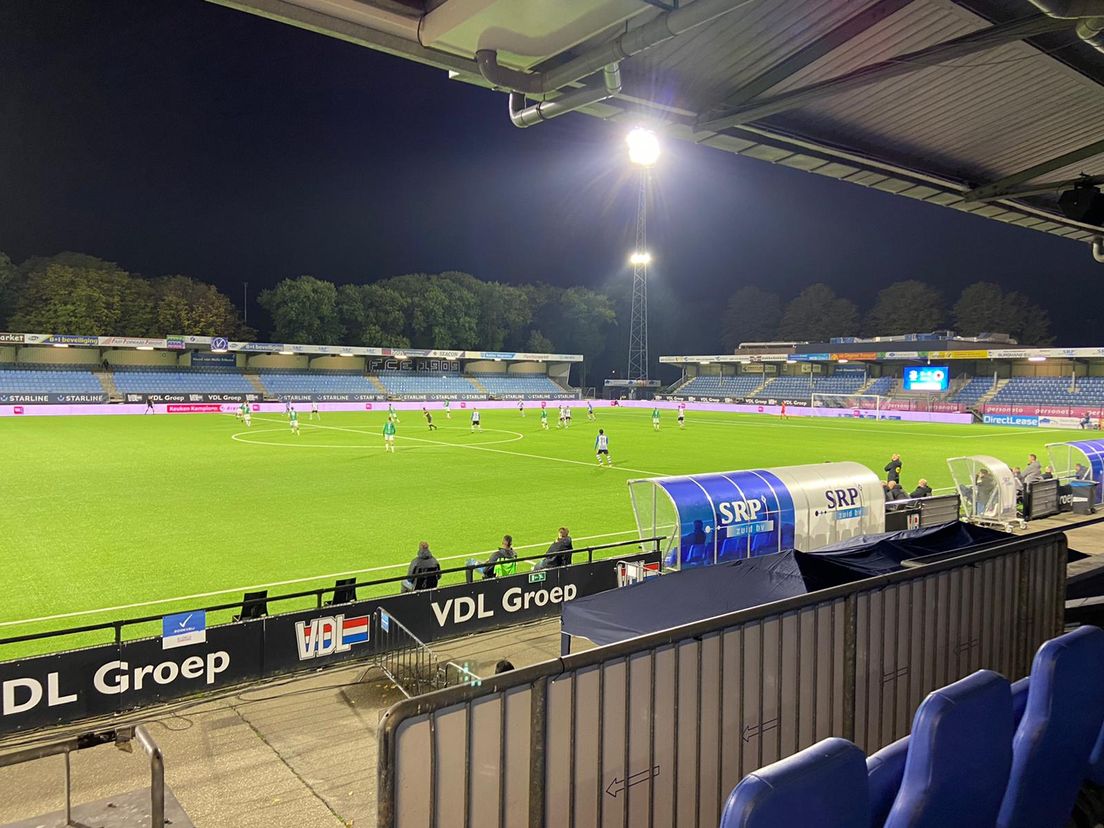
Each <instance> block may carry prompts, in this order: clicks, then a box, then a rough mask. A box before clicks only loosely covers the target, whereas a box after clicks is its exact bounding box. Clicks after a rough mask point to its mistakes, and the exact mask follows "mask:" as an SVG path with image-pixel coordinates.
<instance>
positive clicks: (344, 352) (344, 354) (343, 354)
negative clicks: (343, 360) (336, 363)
mask: <svg viewBox="0 0 1104 828" xmlns="http://www.w3.org/2000/svg"><path fill="white" fill-rule="evenodd" d="M340 356H352V354H351V353H349V352H348V351H342V352H341V354H340Z"/></svg>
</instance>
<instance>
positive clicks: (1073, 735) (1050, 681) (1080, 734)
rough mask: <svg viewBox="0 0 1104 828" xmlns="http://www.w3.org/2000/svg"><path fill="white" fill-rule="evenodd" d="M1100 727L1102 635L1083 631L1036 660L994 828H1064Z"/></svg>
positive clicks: (1103, 711) (1103, 718) (1103, 714)
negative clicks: (1006, 784)
mask: <svg viewBox="0 0 1104 828" xmlns="http://www.w3.org/2000/svg"><path fill="white" fill-rule="evenodd" d="M1102 722H1104V631H1102V630H1100V629H1099V628H1097V627H1081V628H1079V629H1076V630H1074V631H1073V632H1071V633H1067V634H1066V635H1063V636H1060V637H1058V638H1055V639H1052V640H1050V641H1048V642H1046V643H1045V644H1043V646H1042V647H1040V648H1039V651H1038V652H1037V653H1036V654H1035V660H1034V662H1033V663H1032V665H1031V682H1030V684H1029V686H1028V691H1027V707H1026V709H1025V710H1024V714H1023V719H1021V721H1020V725H1019V727H1018V728H1017V729H1016V735H1015V738H1014V739H1013V742H1012V772H1011V776H1010V778H1009V781H1008V788H1007V790H1006V791H1005V794H1004V801H1003V803H1002V804H1001V809H1000V815H999V817H998V819H997V825H998V826H999V828H1051V826H1053V828H1062V826H1064V825H1065V824H1066V821H1067V820H1068V819H1069V816H1070V813H1071V812H1072V811H1073V805H1074V802H1075V800H1076V799H1077V791H1078V789H1079V788H1080V787H1081V782H1082V780H1083V779H1084V778H1085V776H1086V775H1087V774H1088V772H1089V754H1090V752H1091V751H1092V748H1093V745H1094V744H1095V742H1096V740H1097V737H1098V735H1099V733H1100V728H1101V723H1102Z"/></svg>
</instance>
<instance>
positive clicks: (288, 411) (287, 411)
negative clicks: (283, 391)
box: [284, 400, 291, 417]
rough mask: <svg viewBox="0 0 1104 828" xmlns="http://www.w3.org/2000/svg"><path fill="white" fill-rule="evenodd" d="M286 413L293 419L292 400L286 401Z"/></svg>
mask: <svg viewBox="0 0 1104 828" xmlns="http://www.w3.org/2000/svg"><path fill="white" fill-rule="evenodd" d="M284 413H285V414H286V415H287V416H288V417H291V400H284Z"/></svg>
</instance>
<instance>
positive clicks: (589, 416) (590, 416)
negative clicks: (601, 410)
mask: <svg viewBox="0 0 1104 828" xmlns="http://www.w3.org/2000/svg"><path fill="white" fill-rule="evenodd" d="M587 420H588V421H589V422H592V423H593V422H594V405H593V404H592V403H591V402H590V400H587Z"/></svg>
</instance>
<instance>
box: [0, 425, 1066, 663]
mask: <svg viewBox="0 0 1104 828" xmlns="http://www.w3.org/2000/svg"><path fill="white" fill-rule="evenodd" d="M322 417H323V419H322V420H321V421H320V422H313V423H312V422H309V421H307V420H306V414H305V413H304V414H303V418H304V421H303V423H302V433H301V434H300V435H299V436H295V435H293V434H292V433H291V431H290V429H289V427H288V424H287V421H286V418H285V417H283V416H281V415H275V414H273V415H259V416H257V417H256V418H255V419H254V421H253V426H252V428H249V429H246V428H245V427H244V425H242V424H241V423H240V422H238V420H237V419H236V418H234V417H232V416H225V415H172V416H154V417H123V416H120V417H110V416H104V417H39V418H26V419H22V418H9V419H5V420H3V421H2V422H0V458H3V459H2V462H0V469H2V471H3V482H4V495H3V510H2V515H3V521H2V523H3V529H2V531H0V543H2V544H3V549H4V556H5V560H6V562H7V567H6V569H7V573H8V574H7V577H6V578H5V579H4V580H5V584H4V588H3V601H2V602H0V638H7V637H11V636H17V635H24V634H28V633H34V632H41V631H43V630H50V629H60V628H65V627H76V626H83V625H89V624H96V623H99V622H103V621H108V620H112V619H116V618H137V617H142V616H153V615H160V614H162V613H164V612H168V611H177V610H180V609H187V608H195V607H200V606H207V605H214V604H219V603H230V602H232V601H234V600H240V597H241V593H242V592H243V591H244V590H246V589H249V588H255V587H257V588H264V587H267V588H268V589H269V591H270V594H272V595H276V594H280V593H285V592H293V591H297V590H304V589H313V588H317V587H321V586H332V584H333V581H334V579H335V578H336V577H341V576H346V577H347V576H356V577H357V578H358V579H359V580H362V581H365V580H371V579H375V578H384V577H389V576H393V575H398V574H402V573H403V572H404V571H405V566H406V564H407V562H408V561H409V560H410V559H411V557H412V556H413V555H414V553H415V551H416V549H417V546H418V542H419V541H421V540H427V541H429V543H430V547H431V549H432V550H433V552H434V554H435V555H437V557H438V558H440V559H442V564H443V565H444V566H446V567H447V566H448V565H449V564H450V563H451V564H452V565H458V564H460V563H462V562H463V560H464V559H466V558H469V557H475V558H480V557H481V556H484V555H486V554H488V553H489V551H490V550H492V549H494V548H495V547H496V546H497V545H498V543H499V540H500V539H501V537H502V535H503V534H504V533H509V534H511V535H513V537H514V543H515V546H516V547H517V548H518V549H519V553H520V554H522V555H525V554H537V553H539V552H543V551H544V549H545V548H546V547H547V545H548V543H549V542H551V540H552V538H553V537H554V535H555V532H556V529H557V527H559V526H561V525H566V526H568V527H569V528H570V530H571V533H572V535H573V536H574V538H575V546H576V548H580V547H583V546H586V545H588V544H598V543H609V542H612V541H617V540H625V539H629V538H631V537H633V529H634V521H633V516H632V510H631V506H630V500H629V494H628V487H627V486H626V481H627V480H630V479H632V478H639V477H649V476H655V475H667V474H689V473H695V472H707V471H723V470H734V469H745V468H762V467H772V466H784V465H794V464H801V463H819V462H823V461H830V460H856V461H858V462H860V463H863V464H865V465H867V466H869V467H870V468H872V469H874V470H876V471H879V474H880V469H881V468H882V466H883V465H885V463H886V462H887V460H888V458H889V455H890V454H891V453H893V452H900V454H901V456H902V460H903V462H904V468H903V482H904V484H905V486H906V488H911V487H912V486H913V485H914V484H915V481H916V480H917V478H919V477H926V478H927V479H928V480H929V482H930V484H931V485H932V486H935V487H937V488H938V487H945V486H949V485H950V483H951V480H950V477H949V474H948V471H947V465H946V462H945V459H946V458H947V457H952V456H958V455H964V454H991V455H995V456H997V457H1000V458H1002V459H1004V460H1006V461H1007V462H1009V464H1014V465H1021V464H1022V463H1023V462H1025V459H1026V455H1027V453H1028V452H1029V451H1035V452H1038V453H1039V454H1040V455H1041V454H1042V453H1043V452H1042V448H1043V444H1044V443H1046V442H1048V441H1057V440H1060V439H1061V437H1060V436H1056V435H1057V434H1060V432H1055V433H1045V432H1043V433H1040V431H1039V430H1036V429H1030V430H1027V429H1008V428H999V427H987V426H948V425H935V424H928V423H902V422H895V421H882V422H873V421H854V420H842V419H841V420H830V419H805V418H796V417H795V418H791V419H790V420H788V421H785V422H780V421H778V420H777V419H775V418H773V417H766V416H747V415H727V414H716V413H706V412H701V413H698V412H693V411H692V412H690V414H689V416H688V422H687V427H686V429H685V430H681V431H680V430H679V429H678V428H677V426H676V423H675V418H674V414H673V412H666V411H665V412H664V416H663V421H662V427H661V429H660V431H659V432H655V431H653V429H652V425H651V420H650V417H649V410H647V409H620V410H610V409H601V410H600V411H599V413H598V421H597V422H596V423H589V422H587V421H586V416H585V413H584V412H582V411H578V412H577V413H576V416H575V420H574V425H573V426H572V428H571V429H570V430H567V431H563V430H558V429H556V428H555V424H554V423H552V428H551V429H550V430H548V431H543V430H542V429H541V428H540V421H539V419H538V416H537V412H536V411H535V410H529V411H528V412H527V416H525V417H521V416H520V415H519V414H518V412H517V411H516V410H514V409H496V410H485V411H484V412H483V432H482V433H477V434H472V433H471V432H470V429H469V427H468V421H467V416H466V414H464V413H463V412H460V411H458V412H456V413H455V414H454V416H453V418H452V419H451V420H448V419H445V418H444V416H443V414H442V413H438V414H437V416H436V418H435V420H436V424H438V425H439V428H438V429H437V430H436V431H432V432H430V431H429V430H428V429H427V427H426V424H425V422H424V420H423V419H422V417H421V415H420V413H419V412H416V411H411V412H405V413H404V414H403V415H402V421H401V422H400V423H399V426H398V440H397V443H396V445H397V451H396V452H395V453H394V454H387V453H385V452H384V450H383V437H382V428H383V422H384V415H382V414H379V413H367V412H366V413H341V414H337V413H325V414H323V415H322ZM599 427H602V428H604V429H605V430H606V432H607V433H608V434H609V436H610V449H611V453H612V456H613V460H614V464H615V465H614V466H613V468H605V467H603V468H599V467H598V466H597V465H596V464H595V460H594V452H593V446H594V438H595V435H596V433H597V429H598V428H599ZM1044 463H1045V460H1044ZM611 554H615V553H611ZM453 577H457V578H458V577H459V576H453ZM381 589H382V588H381ZM394 590H395V587H394V586H393V585H392V586H388V587H387V588H386V591H394ZM366 594H371V589H368V590H362V592H361V595H362V596H363V595H366ZM310 605H313V599H303V600H302V601H300V602H299V603H298V604H296V603H282V604H281V603H273V604H271V605H270V611H271V612H278V611H284V610H291V609H295V608H299V607H302V606H310ZM225 615H226V616H227V618H228V617H229V615H230V612H229V611H227V612H226V613H225ZM218 620H222V617H221V616H216V617H214V618H212V619H211V621H212V622H213V621H218ZM156 632H157V628H156V627H155V626H153V625H145V626H133V627H129V628H127V629H126V631H125V633H124V634H125V636H126V637H137V636H138V635H142V634H146V635H148V634H154V633H156ZM111 636H112V633H111V632H110V631H103V632H99V633H89V634H86V635H82V636H80V637H67V638H58V639H48V640H46V641H39V642H33V643H24V644H14V645H12V644H9V645H5V646H2V647H0V659H3V658H10V657H12V656H14V655H19V654H24V653H27V652H43V651H48V650H51V649H61V648H65V647H69V646H75V645H76V644H88V643H94V642H97V641H106V640H111Z"/></svg>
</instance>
